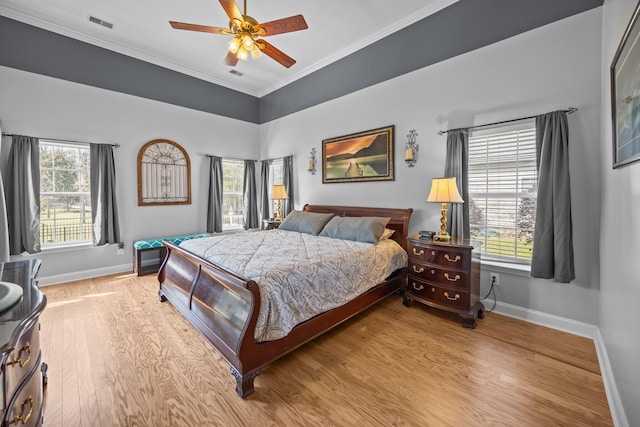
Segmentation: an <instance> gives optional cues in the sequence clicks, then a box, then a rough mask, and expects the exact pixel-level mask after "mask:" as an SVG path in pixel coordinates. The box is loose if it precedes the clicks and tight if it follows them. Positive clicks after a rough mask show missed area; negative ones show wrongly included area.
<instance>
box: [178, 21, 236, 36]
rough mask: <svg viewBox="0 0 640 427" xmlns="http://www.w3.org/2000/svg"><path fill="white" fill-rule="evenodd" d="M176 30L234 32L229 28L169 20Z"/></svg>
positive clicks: (215, 32)
mask: <svg viewBox="0 0 640 427" xmlns="http://www.w3.org/2000/svg"><path fill="white" fill-rule="evenodd" d="M169 24H171V26H172V27H173V28H175V29H176V30H189V31H199V32H201V33H213V34H232V33H231V31H229V30H228V29H227V28H219V27H208V26H206V25H196V24H187V23H186V22H176V21H169Z"/></svg>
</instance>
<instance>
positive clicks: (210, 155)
mask: <svg viewBox="0 0 640 427" xmlns="http://www.w3.org/2000/svg"><path fill="white" fill-rule="evenodd" d="M205 156H207V157H220V158H221V159H226V160H238V161H241V162H244V161H245V160H248V161H250V162H257V160H253V159H237V158H235V157H225V156H214V155H213V154H205Z"/></svg>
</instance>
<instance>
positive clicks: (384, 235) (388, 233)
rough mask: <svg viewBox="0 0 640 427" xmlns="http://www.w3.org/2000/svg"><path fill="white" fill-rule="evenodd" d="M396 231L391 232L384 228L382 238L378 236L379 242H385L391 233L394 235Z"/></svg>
mask: <svg viewBox="0 0 640 427" xmlns="http://www.w3.org/2000/svg"><path fill="white" fill-rule="evenodd" d="M395 232H396V230H392V229H390V228H385V229H384V233H382V236H380V240H386V239H388V238H389V237H391V236H393V233H395Z"/></svg>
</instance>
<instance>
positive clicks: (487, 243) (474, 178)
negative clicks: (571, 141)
mask: <svg viewBox="0 0 640 427" xmlns="http://www.w3.org/2000/svg"><path fill="white" fill-rule="evenodd" d="M535 139H536V131H535V125H534V124H533V123H532V122H530V121H529V122H526V123H525V124H520V125H518V127H513V126H511V127H508V128H507V127H502V128H500V129H498V130H496V129H495V128H494V129H493V130H491V131H490V132H487V131H482V132H473V133H472V134H471V135H470V137H469V197H470V199H471V200H470V202H469V223H470V229H471V238H472V239H473V240H479V241H481V242H482V243H483V245H482V253H483V256H485V258H486V259H494V260H499V261H507V262H517V263H525V264H529V263H530V262H531V255H532V250H533V230H534V227H535V221H536V196H537V190H538V175H537V170H536V141H535Z"/></svg>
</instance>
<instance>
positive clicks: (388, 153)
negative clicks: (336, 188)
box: [322, 125, 394, 184]
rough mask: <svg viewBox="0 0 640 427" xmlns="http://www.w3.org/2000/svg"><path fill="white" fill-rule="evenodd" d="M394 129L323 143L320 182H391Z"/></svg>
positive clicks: (345, 136) (382, 129)
mask: <svg viewBox="0 0 640 427" xmlns="http://www.w3.org/2000/svg"><path fill="white" fill-rule="evenodd" d="M393 134H394V126H393V125H391V126H387V127H383V128H378V129H372V130H368V131H364V132H358V133H352V134H350V135H344V136H338V137H335V138H329V139H325V140H323V141H322V182H323V183H324V184H328V183H333V182H354V181H393Z"/></svg>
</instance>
